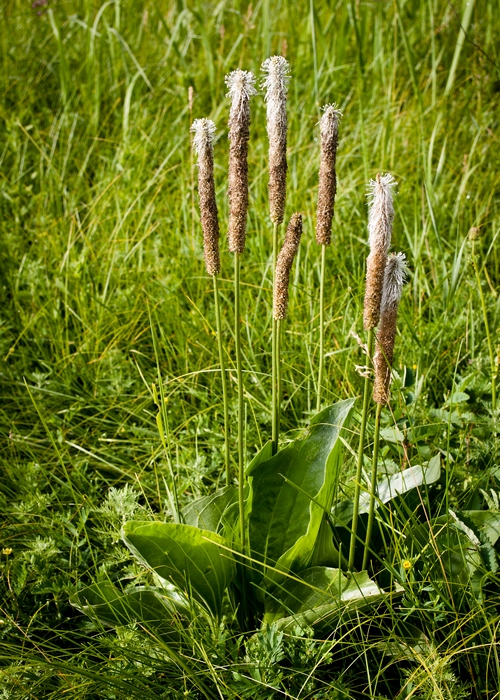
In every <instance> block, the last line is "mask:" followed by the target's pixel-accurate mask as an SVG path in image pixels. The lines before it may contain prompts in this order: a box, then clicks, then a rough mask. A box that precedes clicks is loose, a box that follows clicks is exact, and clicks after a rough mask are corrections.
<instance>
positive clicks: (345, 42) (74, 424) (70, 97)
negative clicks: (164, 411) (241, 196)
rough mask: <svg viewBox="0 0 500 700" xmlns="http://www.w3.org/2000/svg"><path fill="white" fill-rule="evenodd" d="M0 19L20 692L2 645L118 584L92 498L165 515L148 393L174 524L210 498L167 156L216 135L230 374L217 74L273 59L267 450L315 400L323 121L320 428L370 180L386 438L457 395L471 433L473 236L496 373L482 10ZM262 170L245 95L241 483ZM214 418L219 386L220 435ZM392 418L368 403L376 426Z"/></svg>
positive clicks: (491, 144)
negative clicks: (278, 147) (277, 385)
mask: <svg viewBox="0 0 500 700" xmlns="http://www.w3.org/2000/svg"><path fill="white" fill-rule="evenodd" d="M34 4H35V3H34ZM0 12H1V15H0V16H1V27H0V42H1V59H0V60H1V70H0V85H1V90H0V93H1V94H0V276H1V284H0V307H1V309H2V313H1V326H0V382H1V389H0V390H1V399H2V400H1V406H0V411H1V412H0V431H1V435H2V440H1V443H0V460H1V462H0V468H1V474H2V477H1V485H0V489H1V496H0V498H1V500H0V508H1V511H2V513H3V514H4V517H3V518H2V520H3V525H2V530H1V533H2V534H1V541H0V545H1V548H4V550H5V548H11V549H12V553H11V554H5V553H3V554H2V556H1V559H2V566H3V584H2V585H3V601H4V602H3V604H2V613H1V614H2V615H3V620H2V622H3V627H4V629H5V630H6V632H5V637H4V639H5V643H4V646H3V651H2V654H3V658H4V659H5V660H6V662H7V661H9V659H12V658H16V654H21V655H20V657H19V658H21V659H23V658H24V657H23V656H22V654H23V652H22V651H21V652H20V650H26V653H27V652H28V651H30V650H31V651H30V653H32V658H33V659H35V658H36V659H37V660H38V661H37V664H38V666H36V668H37V669H40V668H42V667H43V664H44V658H45V659H47V658H49V657H50V654H49V656H47V654H48V652H47V653H45V652H42V651H40V649H41V648H42V647H38V651H36V653H35V652H34V651H33V649H32V647H31V646H30V644H31V643H30V641H29V637H28V636H27V635H28V634H40V635H42V636H43V635H46V641H47V640H48V641H47V644H48V647H47V649H48V648H52V649H53V650H54V653H55V650H57V649H58V648H59V646H60V645H58V642H57V634H56V633H55V632H52V633H48V632H47V630H48V629H51V630H55V629H57V628H58V626H61V628H62V629H63V630H65V632H64V633H65V634H67V631H68V630H71V629H72V626H75V625H76V626H77V625H81V624H82V623H81V622H78V620H77V618H79V614H78V613H76V612H75V611H73V610H72V609H71V608H70V607H69V605H68V589H71V587H72V586H77V585H78V584H79V582H81V581H88V580H90V578H92V577H95V576H96V575H99V572H101V573H102V575H104V573H103V567H107V568H106V570H105V573H106V575H107V574H108V573H109V572H111V574H112V573H113V572H120V573H119V574H118V573H116V576H123V566H125V564H126V562H125V564H124V563H123V562H124V561H125V558H126V557H125V554H123V552H121V553H119V554H113V552H114V551H115V550H113V538H112V536H111V535H110V534H109V532H108V533H107V534H106V533H104V534H103V533H102V532H100V531H99V530H98V528H97V529H96V525H95V522H94V520H95V518H96V517H97V516H96V512H97V510H96V509H97V508H99V507H100V506H101V504H102V502H103V499H104V498H105V496H106V494H107V492H108V489H109V488H110V487H123V486H124V485H130V486H133V487H134V488H135V489H136V491H137V492H138V493H139V494H140V495H139V496H138V497H137V498H138V501H139V504H140V505H141V506H144V505H145V504H146V503H147V504H149V505H151V506H152V507H153V508H154V509H156V510H158V511H159V512H161V513H165V512H167V510H168V509H167V506H166V502H165V498H166V488H165V479H167V480H168V478H169V477H168V471H167V457H166V456H165V455H164V454H163V451H162V448H161V444H160V441H159V439H158V434H157V429H156V423H155V408H154V404H153V401H152V395H151V384H152V382H156V383H158V381H159V379H158V377H159V376H161V381H162V382H163V383H164V386H165V393H166V396H167V397H168V416H169V430H170V438H171V452H170V455H169V456H168V458H169V459H170V460H171V463H172V465H173V468H174V471H175V473H176V475H177V478H178V483H179V489H180V493H181V498H182V499H189V498H190V497H191V496H192V495H198V494H202V493H206V492H207V490H210V489H211V488H213V487H214V486H215V485H217V484H218V483H220V482H221V481H222V480H223V467H222V464H223V441H222V438H221V430H222V425H221V423H222V404H221V394H222V392H221V386H220V377H219V376H218V355H217V344H216V338H215V335H214V328H215V318H214V309H213V296H212V287H211V280H210V279H209V278H208V277H207V275H206V274H205V269H204V264H203V251H202V237H201V230H200V225H199V217H198V210H197V202H196V189H195V183H196V169H195V166H194V163H193V156H192V152H191V147H190V134H189V128H190V123H191V120H192V119H194V118H197V117H210V118H211V119H213V120H214V121H215V123H216V125H217V130H218V141H217V144H216V147H215V161H216V186H217V196H218V206H219V214H220V221H221V231H222V237H221V245H222V273H221V282H220V286H221V294H222V298H223V304H224V305H223V318H224V323H225V334H226V335H225V347H226V349H227V354H228V366H229V367H230V368H233V367H234V364H233V362H234V342H233V332H232V316H231V309H232V260H231V256H230V255H229V254H228V252H227V245H226V242H225V232H226V222H227V197H226V173H227V155H228V144H227V119H228V100H227V98H226V97H225V92H226V87H225V84H224V76H225V74H227V73H228V72H229V71H231V70H233V69H235V68H243V69H245V70H253V71H254V72H255V73H256V74H258V73H259V68H260V64H261V63H262V61H263V60H264V59H265V58H267V57H268V56H269V55H272V54H274V53H282V52H283V53H286V56H287V58H288V59H289V61H290V65H291V75H292V79H291V82H290V91H289V100H288V114H289V132H288V158H289V172H288V197H287V217H289V216H290V215H291V213H293V211H296V210H299V211H302V212H303V214H304V235H303V241H302V243H301V249H300V253H299V256H298V259H297V261H296V264H295V267H294V272H293V276H292V288H291V301H290V309H289V317H288V319H287V322H286V329H285V338H284V341H283V361H282V365H283V381H284V397H285V401H284V410H283V431H284V438H285V439H287V438H289V437H291V436H293V435H295V433H296V431H297V429H300V428H302V427H303V426H304V425H306V424H307V420H308V417H309V416H310V414H311V411H312V409H313V407H314V406H315V399H316V397H315V381H316V373H317V366H316V358H317V352H318V335H317V323H318V303H317V294H318V289H319V250H318V247H317V246H316V243H315V241H314V224H315V203H316V194H317V171H318V155H319V142H318V127H317V122H318V119H319V116H320V107H321V105H324V104H326V103H330V102H336V103H338V105H339V107H340V109H341V110H342V112H343V119H342V122H341V127H340V142H339V151H338V163H337V173H338V195H337V203H336V213H335V220H334V228H333V243H332V246H331V248H330V249H329V250H328V255H327V284H326V300H327V302H326V318H327V326H326V351H327V360H326V370H325V378H326V379H325V402H327V401H328V402H331V401H334V400H337V399H339V398H346V397H348V396H352V395H355V394H359V393H360V391H361V383H362V379H361V378H360V376H359V375H358V373H357V372H356V369H355V368H356V365H362V364H364V358H363V355H362V352H361V350H360V348H359V345H358V343H357V341H356V340H355V339H354V338H353V336H352V335H351V333H352V332H353V331H354V332H356V333H358V334H362V308H361V307H362V297H363V275H364V262H365V258H366V255H367V232H366V222H367V208H366V185H367V183H368V181H369V179H370V178H373V177H375V175H376V173H377V172H387V171H388V172H391V173H392V174H393V175H394V176H395V178H396V179H397V181H398V183H399V184H398V188H397V189H398V194H397V197H396V204H395V207H396V218H395V225H394V239H393V240H394V249H395V250H402V251H403V252H405V253H406V255H407V258H408V263H409V269H410V279H409V284H408V286H407V287H406V288H405V292H404V298H403V302H402V306H401V312H400V320H399V333H398V338H397V344H396V368H397V369H400V370H401V369H402V368H403V367H404V366H407V367H410V368H414V370H415V372H416V378H417V387H418V388H419V391H418V392H416V394H418V396H416V401H415V402H414V403H413V404H412V405H411V406H410V407H409V408H408V410H407V413H408V415H410V416H412V417H413V420H415V421H416V422H417V423H418V424H419V425H423V424H425V423H426V422H427V421H428V422H434V423H436V417H435V415H434V416H433V417H429V416H428V413H427V411H428V410H429V409H430V408H433V409H439V408H440V407H443V406H446V401H447V400H448V399H447V397H448V396H449V394H450V391H452V390H453V388H454V387H457V386H460V382H462V385H461V386H465V387H466V388H467V387H468V389H469V391H470V395H471V396H472V399H471V401H476V404H475V410H476V412H477V414H478V415H481V414H486V413H487V408H488V397H489V394H490V391H491V389H490V387H489V359H488V352H487V346H486V341H485V333H484V323H483V318H482V315H481V309H480V305H479V297H478V290H477V286H476V284H475V280H474V274H473V270H472V266H471V265H470V260H469V249H468V245H467V243H466V237H467V232H468V231H469V229H470V227H472V226H479V227H480V230H481V239H480V242H479V244H477V245H476V249H477V250H478V252H479V253H480V256H481V257H480V265H481V267H482V276H483V278H484V287H483V291H484V294H485V296H486V300H487V309H488V314H489V323H490V327H491V329H492V334H493V339H494V343H495V346H496V353H497V355H498V343H499V336H498V329H499V323H500V318H499V312H500V303H499V297H498V289H499V281H500V260H499V246H498V235H499V232H500V225H499V223H500V218H499V213H500V212H499V209H500V187H499V184H500V174H499V171H498V162H499V157H500V148H499V140H498V123H499V115H500V110H499V101H500V100H499V98H500V56H499V46H498V34H499V31H500V19H499V15H498V8H497V7H496V3H495V2H493V1H488V0H476V2H474V1H473V0H469V2H464V3H463V4H460V2H455V3H450V2H443V1H442V0H425V1H422V2H420V1H417V0H407V1H406V2H403V0H395V1H394V2H386V1H381V2H375V1H372V2H359V1H358V0H356V1H355V2H354V1H353V2H347V1H346V2H340V1H339V2H325V1H319V0H311V2H310V3H308V2H304V1H301V2H298V3H297V2H292V1H291V0H290V1H281V2H276V3H271V2H269V1H266V0H261V1H258V2H254V3H253V4H247V3H241V2H226V1H225V0H222V1H221V2H218V3H216V2H183V1H181V0H176V2H166V1H165V0H158V1H156V2H152V1H151V0H141V2H139V1H137V0H126V1H121V2H120V0H116V1H115V0H109V1H108V2H105V3H103V4H100V3H97V2H93V1H91V0H86V1H85V0H81V1H80V2H76V1H75V2H71V1H67V0H60V1H56V0H51V1H49V3H48V4H47V5H39V6H36V7H32V6H31V3H29V2H25V0H23V1H21V0H11V1H10V2H8V3H3V5H2V8H1V10H0ZM461 27H462V29H461ZM464 30H465V31H464ZM190 86H192V87H193V89H194V103H193V106H192V111H191V110H190V106H189V103H188V89H189V87H190ZM266 163H267V142H266V132H265V105H264V101H263V97H262V94H260V95H259V96H257V97H255V98H254V99H253V101H252V129H251V139H250V151H249V168H250V212H249V218H248V236H247V250H246V253H245V258H244V262H243V272H242V275H243V284H244V287H243V298H242V308H243V353H244V373H245V374H244V376H245V397H246V407H247V421H246V426H247V427H246V449H247V453H248V456H249V457H250V456H251V455H253V454H254V451H255V449H256V448H258V447H260V446H261V445H262V444H263V443H264V442H265V441H266V440H267V439H268V438H269V435H270V418H271V416H270V393H271V377H270V368H271V357H270V325H271V270H270V261H271V237H272V228H271V224H270V220H269V216H268V201H267V172H266ZM231 376H232V379H233V380H234V378H235V373H234V372H232V373H231ZM235 401H236V392H235V384H234V381H232V382H231V403H232V408H233V411H234V409H235V405H236V404H235ZM404 403H405V402H404V397H401V396H399V395H398V393H397V392H396V393H395V397H394V409H395V411H396V414H395V417H396V418H398V417H400V416H401V415H403V412H406V409H405V407H404ZM397 411H399V413H397ZM233 415H234V413H233ZM478 420H479V419H478ZM476 422H477V421H476ZM433 435H434V437H433V440H434V442H433V450H434V451H435V450H436V449H437V450H443V453H446V454H448V455H449V454H450V452H449V450H448V452H447V448H449V447H450V432H449V431H448V432H446V430H445V431H444V432H443V431H440V432H439V431H438V432H437V433H436V432H435V433H434V434H433ZM454 439H455V441H456V450H457V453H456V456H457V455H458V457H457V458H456V459H455V460H450V464H451V466H450V469H452V470H453V469H455V470H456V472H457V477H458V478H459V479H460V480H462V481H463V480H465V481H467V479H469V483H470V480H476V481H481V483H482V484H483V485H484V486H487V485H488V484H489V478H490V476H489V475H490V472H489V471H488V469H492V468H494V467H495V464H496V462H495V460H496V456H495V455H494V454H493V453H492V451H491V450H490V449H489V446H490V443H489V442H488V439H486V438H481V437H479V438H477V439H476V438H474V437H471V435H469V437H468V438H467V434H466V431H463V432H462V433H460V434H459V435H457V436H455V438H454ZM467 440H469V442H467ZM234 444H235V441H234ZM452 447H453V445H452ZM419 449H420V448H414V451H413V453H412V455H414V456H415V458H418V457H419ZM421 449H422V450H423V452H422V454H424V456H425V455H426V454H427V453H426V452H425V449H426V447H425V445H423V444H422V448H421ZM427 449H428V446H427ZM235 452H236V450H235V449H234V450H233V454H235ZM449 459H450V458H449V457H447V460H449ZM452 462H453V463H452ZM349 468H350V464H349V465H348V469H349ZM450 481H451V476H450ZM457 497H459V498H465V497H466V496H464V495H459V496H457ZM136 501H137V499H136ZM136 501H134V499H132V503H135V502H136ZM131 507H132V506H131ZM134 507H135V506H133V507H132V510H133V508H134ZM99 532H100V534H99ZM99 538H100V539H99ZM106 538H108V539H106ZM106 547H107V549H105V548H106ZM103 548H104V549H103ZM104 551H106V554H105V555H104ZM104 556H105V558H106V559H105V562H103V557H104ZM113 557H115V559H113ZM120 557H122V559H120ZM113 567H114V568H113ZM120 567H122V568H120ZM111 574H110V575H111ZM75 644H76V642H75ZM78 650H79V652H78V653H80V652H81V647H78ZM44 654H45V656H44ZM21 666H22V667H23V668H25V669H26V668H29V664H28V666H26V663H25V662H24V661H23V663H22V664H21ZM33 668H34V667H33ZM30 672H31V671H30ZM25 673H28V671H22V672H21V671H20V672H19V676H16V674H15V673H13V672H12V671H10V672H9V673H8V674H7V675H8V676H9V678H10V679H11V681H10V682H12V683H13V684H14V685H12V688H13V690H12V691H11V692H12V693H14V694H13V695H12V697H17V695H16V694H15V693H17V692H18V693H19V697H49V696H50V697H52V696H51V695H49V692H54V693H57V692H59V691H60V687H59V686H58V685H57V683H59V682H60V683H61V684H62V685H61V687H63V686H64V680H59V681H57V683H56V681H51V683H52V682H53V683H55V685H54V686H52V685H51V686H50V691H49V690H46V691H43V692H45V693H46V694H45V695H43V693H42V694H41V695H37V694H36V692H35V691H28V690H26V688H28V687H30V683H34V682H35V681H34V680H33V678H35V679H36V678H37V677H43V678H47V677H48V676H50V677H56V676H57V673H56V671H52V670H50V671H47V672H45V671H44V672H43V673H42V674H41V676H40V675H39V676H36V674H37V673H39V671H32V673H33V674H35V675H34V676H33V678H31V680H30V681H29V682H28V681H27V680H26V678H27V677H28V676H26V675H25ZM23 674H24V675H23ZM47 674H48V676H47ZM13 678H14V679H16V678H17V680H12V679H13ZM23 679H24V680H23ZM44 682H45V681H44ZM89 682H90V681H89ZM40 683H41V681H40ZM68 683H69V684H70V685H69V686H68V687H71V688H73V689H74V687H75V686H74V681H73V680H71V681H68ZM72 683H73V685H71V684H72ZM9 687H10V686H9ZM72 692H75V693H76V691H75V690H74V691H72ZM81 692H82V697H93V696H92V694H91V692H93V691H88V692H89V693H90V694H89V695H88V696H87V695H84V694H83V693H84V692H87V691H84V690H82V691H81ZM116 692H118V691H116ZM123 692H125V691H123ZM127 692H129V691H127ZM130 692H132V691H130ZM23 693H31V694H26V695H23ZM9 697H10V696H9ZM54 697H58V696H57V695H54ZM75 697H78V695H76V694H75ZM96 697H101V696H99V695H97V696H96ZM102 697H108V696H107V695H102ZM109 697H111V695H110V696H109ZM113 697H114V696H113ZM117 697H118V695H117ZM120 697H121V696H120ZM124 697H125V696H124Z"/></svg>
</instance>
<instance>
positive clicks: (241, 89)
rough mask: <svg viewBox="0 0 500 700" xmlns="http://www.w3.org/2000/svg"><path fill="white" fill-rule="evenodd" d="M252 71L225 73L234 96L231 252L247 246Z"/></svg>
mask: <svg viewBox="0 0 500 700" xmlns="http://www.w3.org/2000/svg"><path fill="white" fill-rule="evenodd" d="M254 83H255V76H254V75H253V73H251V72H250V71H244V70H235V71H232V73H229V75H227V76H226V85H227V86H228V88H229V93H228V96H229V97H230V99H231V110H230V114H229V141H230V145H229V173H228V195H229V229H228V245H229V250H230V251H231V253H243V251H244V249H245V239H246V228H247V211H248V139H249V138H250V97H251V96H252V95H255V94H256V93H257V91H256V90H255V87H254Z"/></svg>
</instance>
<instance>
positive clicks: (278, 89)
mask: <svg viewBox="0 0 500 700" xmlns="http://www.w3.org/2000/svg"><path fill="white" fill-rule="evenodd" d="M262 70H263V72H264V73H266V74H267V75H266V77H265V78H264V80H263V81H262V87H263V88H264V89H265V90H266V97H265V99H266V104H267V135H268V139H269V207H270V212H271V221H272V222H273V223H274V224H281V223H282V222H283V219H284V215H285V201H286V171H287V162H286V135H287V126H288V122H287V115H286V96H287V92H288V83H289V80H290V73H289V63H288V61H287V60H286V58H284V57H283V56H271V58H268V59H267V60H266V61H264V63H263V64H262Z"/></svg>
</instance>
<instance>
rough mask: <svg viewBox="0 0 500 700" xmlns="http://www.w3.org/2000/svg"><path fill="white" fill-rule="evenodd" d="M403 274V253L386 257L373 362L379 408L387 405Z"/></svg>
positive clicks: (374, 395) (375, 392) (375, 393)
mask: <svg viewBox="0 0 500 700" xmlns="http://www.w3.org/2000/svg"><path fill="white" fill-rule="evenodd" d="M406 270H407V266H406V257H405V255H404V253H392V254H391V255H389V257H388V258H387V264H386V266H385V273H384V285H383V291H382V302H381V305H380V325H379V328H378V332H377V347H376V350H375V355H374V358H373V364H374V366H375V384H374V390H373V400H374V401H375V402H376V403H380V404H387V403H389V386H390V383H391V365H392V360H393V357H394V341H395V339H396V321H397V316H398V307H399V302H400V300H401V294H402V291H403V284H404V282H405V279H406Z"/></svg>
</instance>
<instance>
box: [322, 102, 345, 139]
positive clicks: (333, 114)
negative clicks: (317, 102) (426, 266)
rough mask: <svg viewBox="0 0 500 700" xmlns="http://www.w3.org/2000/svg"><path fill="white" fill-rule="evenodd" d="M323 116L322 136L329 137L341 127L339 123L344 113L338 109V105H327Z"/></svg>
mask: <svg viewBox="0 0 500 700" xmlns="http://www.w3.org/2000/svg"><path fill="white" fill-rule="evenodd" d="M322 110H323V116H322V117H321V119H320V120H319V130H320V133H321V136H323V137H328V136H330V135H331V134H332V132H334V131H336V129H338V126H339V121H340V120H341V119H342V112H341V111H340V110H339V109H338V107H337V105H336V104H335V103H334V104H331V105H325V106H324V107H322Z"/></svg>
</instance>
